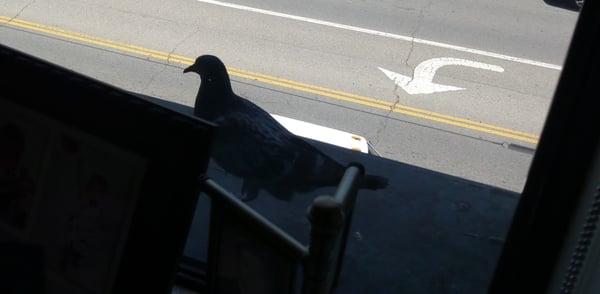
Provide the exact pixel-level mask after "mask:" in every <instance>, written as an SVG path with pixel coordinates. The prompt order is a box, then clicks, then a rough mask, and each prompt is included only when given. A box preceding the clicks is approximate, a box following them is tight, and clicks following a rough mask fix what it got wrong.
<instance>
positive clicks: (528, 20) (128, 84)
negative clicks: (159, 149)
mask: <svg viewBox="0 0 600 294" xmlns="http://www.w3.org/2000/svg"><path fill="white" fill-rule="evenodd" d="M208 2H211V1H208ZM213 2H214V1H213ZM302 3H303V5H300V4H299V3H295V2H292V1H258V0H256V1H238V2H236V3H235V4H239V5H244V7H241V6H235V5H229V4H223V3H220V2H216V3H206V1H192V0H186V1H183V0H177V1H155V0H152V1H144V2H143V3H138V2H135V1H96V0H88V1H63V0H53V1H49V0H46V1H44V0H39V1H33V2H28V1H10V2H9V3H5V2H3V3H0V17H5V18H4V23H5V24H4V25H3V26H2V27H0V42H1V43H3V44H6V45H9V46H12V47H15V48H18V49H22V50H24V51H26V52H29V53H32V54H35V55H37V56H40V57H42V58H45V59H48V60H50V61H52V62H56V63H58V64H61V65H64V66H66V67H69V68H72V69H74V70H77V71H80V72H82V73H84V74H87V75H90V76H92V77H95V78H98V79H100V80H103V81H107V82H109V83H112V84H115V85H117V86H120V87H123V88H125V89H128V90H131V91H136V92H139V93H142V94H146V95H150V96H155V97H159V98H162V99H166V100H170V101H174V102H178V103H182V104H185V105H192V104H193V99H194V96H195V92H196V90H197V86H198V82H199V81H198V78H197V77H196V76H192V75H183V74H182V73H181V68H183V66H184V65H183V63H185V62H181V61H180V60H178V59H177V58H172V57H175V56H183V57H188V58H193V57H195V56H197V55H200V54H206V53H210V54H216V55H218V56H220V57H221V58H222V59H223V60H224V61H225V63H226V64H227V65H228V66H231V67H233V68H235V69H242V70H246V71H250V72H251V73H259V74H265V75H268V76H270V77H274V78H275V79H267V80H266V81H263V80H260V79H257V78H256V77H257V75H250V76H243V75H241V74H237V75H233V79H234V81H235V82H234V88H235V90H236V91H237V92H238V94H240V95H242V96H245V97H248V98H249V99H251V100H253V101H255V102H257V103H258V104H259V105H261V106H262V107H264V108H265V109H267V110H268V111H269V112H272V113H276V114H280V115H284V116H288V117H292V118H296V119H300V120H304V121H308V122H312V123H317V124H320V125H324V126H328V127H333V128H337V129H341V130H344V131H348V132H352V133H356V134H359V135H363V136H365V137H367V138H368V139H370V140H371V141H372V142H373V143H374V145H375V147H376V149H377V150H378V151H379V152H381V153H382V154H383V156H385V157H388V158H391V159H394V160H399V161H402V162H406V163H409V164H414V165H417V166H421V167H425V168H429V169H432V170H436V171H441V172H444V173H448V174H451V175H456V176H461V177H465V178H467V179H470V180H475V181H478V182H483V183H486V184H491V185H495V186H499V187H502V188H507V189H510V190H513V191H520V189H522V186H523V184H524V181H525V177H526V174H527V169H528V167H529V162H530V160H531V154H532V151H531V150H532V149H534V148H535V141H536V136H537V135H539V132H540V130H541V128H542V126H543V121H544V117H545V115H546V111H547V108H548V105H549V103H550V100H551V97H552V93H553V91H554V87H555V84H556V81H557V79H558V77H559V74H560V65H561V64H562V62H563V60H564V56H565V53H566V48H567V46H568V43H569V40H570V35H571V32H572V29H573V27H574V24H575V21H576V17H577V14H575V13H573V12H570V11H567V10H561V9H558V8H554V7H550V6H547V5H546V4H545V3H544V2H542V1H539V3H537V2H536V3H518V2H517V1H510V2H503V3H495V2H494V1H486V2H477V3H475V2H470V1H464V0H462V1H453V2H452V3H448V2H447V1H431V2H428V3H425V4H424V3H421V2H418V1H403V2H399V1H393V2H392V1H378V2H374V3H370V2H368V1H341V0H336V1H309V2H302ZM248 7H254V8H258V9H263V10H257V9H254V10H253V9H249V8H248ZM11 18H14V19H15V20H24V21H28V22H33V23H35V24H43V25H47V26H51V27H54V28H60V29H62V30H66V31H70V32H77V33H83V34H86V35H87V37H80V38H76V37H74V35H73V34H69V33H60V31H57V30H56V29H53V28H50V29H49V28H45V27H42V28H41V29H40V27H37V29H36V28H35V27H34V28H33V29H32V28H31V25H29V27H28V25H25V24H23V23H16V22H15V21H14V20H13V21H12V22H11V23H8V24H6V22H7V20H8V19H11ZM0 21H2V19H0ZM413 37H414V38H416V39H411V38H413ZM97 38H100V39H101V40H104V39H107V40H111V41H115V42H120V43H123V44H130V45H135V46H137V47H135V48H138V49H135V50H134V49H128V50H124V49H127V48H131V47H124V46H120V45H119V46H116V45H115V46H112V45H110V44H113V43H106V42H104V43H103V41H102V42H101V41H98V40H99V39H97ZM407 38H408V39H407ZM107 44H108V45H107ZM139 48H148V49H152V50H157V51H159V52H164V54H165V55H164V56H167V55H168V56H167V57H166V58H161V57H160V56H161V55H160V54H158V55H156V56H155V55H152V54H150V53H147V54H146V55H144V52H148V51H144V50H141V49H139ZM157 56H158V57H157ZM440 58H441V59H440ZM458 59H460V61H457V60H458ZM427 60H430V61H431V62H430V64H429V65H430V66H429V68H427V67H426V66H421V67H424V69H423V70H421V71H419V70H417V72H418V73H420V74H421V76H427V74H431V73H432V72H433V74H434V76H433V80H432V81H431V82H433V83H437V84H443V85H447V86H453V87H460V88H464V89H462V90H455V91H444V92H437V93H432V94H423V93H421V94H414V93H413V94H409V92H410V91H408V92H407V90H405V89H403V86H401V85H398V84H396V83H395V82H394V81H392V80H391V79H390V78H388V77H387V76H386V75H385V74H384V72H382V71H381V70H380V69H379V68H385V69H387V70H389V71H393V72H395V73H398V74H401V75H405V76H407V77H408V78H409V79H410V78H412V77H413V74H414V71H415V68H417V69H419V68H421V67H419V66H418V65H419V64H422V63H423V62H425V61H427ZM440 60H441V61H442V62H443V61H446V62H448V60H450V61H451V62H450V63H457V62H458V63H461V64H463V65H464V64H470V66H463V65H447V66H443V67H441V66H440V67H439V70H437V71H436V70H435V69H437V68H436V65H435V64H436V62H438V63H439V61H440ZM481 63H484V64H485V66H484V65H481ZM425 64H427V63H425ZM432 64H433V65H432ZM438 65H439V64H438ZM432 66H433V69H432ZM472 66H477V67H479V68H473V67H472ZM490 69H496V70H495V71H494V70H490ZM500 69H501V70H500ZM277 79H285V80H291V81H294V82H295V83H300V84H299V85H300V86H297V85H296V84H292V86H290V84H285V83H284V85H282V83H281V82H278V81H280V80H277ZM278 83H279V84H278ZM294 85H296V86H294ZM306 85H311V86H312V85H314V86H318V87H323V88H326V89H333V90H337V91H341V92H342V93H343V94H337V93H338V92H331V91H329V90H328V91H321V90H314V89H321V88H310V87H307V86H306ZM412 86H414V87H413V90H415V89H416V90H415V91H416V92H419V91H421V92H423V91H426V90H427V89H432V87H431V85H430V83H429V84H427V83H425V84H420V85H419V84H418V83H413V85H412ZM404 87H406V88H407V89H408V88H409V87H408V85H406V84H405V85H404ZM311 89H312V90H311ZM350 94H353V95H360V96H361V98H364V97H368V98H374V99H377V101H380V102H384V103H387V104H384V105H388V106H386V107H388V108H389V106H394V107H396V108H394V109H395V110H394V111H390V110H386V107H379V108H378V107H373V105H372V104H373V103H370V102H368V101H370V100H364V99H363V100H360V99H358V100H357V99H354V100H352V99H350V98H348V97H351V96H350ZM365 101H367V102H365ZM398 107H399V108H398ZM414 109H417V110H418V111H413V110H414ZM419 111H421V112H419ZM439 115H443V116H442V118H440V116H439ZM448 117H450V118H452V119H447V118H448ZM465 122H466V123H465ZM479 123H484V124H485V125H483V127H481V125H479ZM490 126H491V127H490ZM495 128H499V129H500V131H494V130H496V129H495ZM521 133H524V134H526V135H527V136H522V135H519V134H521ZM514 134H517V135H514Z"/></svg>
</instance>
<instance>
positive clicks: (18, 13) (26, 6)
mask: <svg viewBox="0 0 600 294" xmlns="http://www.w3.org/2000/svg"><path fill="white" fill-rule="evenodd" d="M36 1H37V0H33V1H31V2H29V3H27V4H25V6H23V8H21V10H19V12H17V14H15V16H13V17H11V18H10V19H9V20H8V21H7V22H6V24H8V23H10V22H11V21H13V20H14V19H16V18H17V17H19V16H20V15H21V13H23V11H25V9H27V8H29V6H31V5H33V4H35V2H36Z"/></svg>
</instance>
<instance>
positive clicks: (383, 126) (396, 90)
mask: <svg viewBox="0 0 600 294" xmlns="http://www.w3.org/2000/svg"><path fill="white" fill-rule="evenodd" d="M432 3H433V0H430V1H429V2H428V3H427V4H426V5H424V6H423V7H422V8H421V9H420V10H419V20H418V22H417V25H416V26H415V29H414V30H413V31H412V32H411V34H410V39H411V40H410V48H409V50H408V54H407V55H406V58H405V59H404V65H405V66H406V67H408V68H410V69H411V71H413V72H414V68H412V67H411V66H410V64H408V61H409V60H410V58H411V56H412V53H413V50H414V48H415V37H416V35H417V33H418V32H419V30H420V29H421V26H422V24H423V19H424V18H425V12H426V11H427V10H429V8H431V4H432ZM413 74H414V73H413ZM399 88H400V87H399V86H398V84H397V83H396V82H395V81H394V90H393V92H392V93H393V94H394V96H395V97H396V100H395V101H394V103H393V104H392V105H391V106H390V110H388V111H387V113H386V114H385V116H384V119H383V123H382V124H381V126H380V127H379V128H378V129H377V132H376V134H375V139H374V140H373V145H378V144H379V141H380V140H381V135H382V134H383V132H385V130H386V129H387V125H388V121H389V117H390V115H392V113H393V112H394V109H396V107H397V106H398V104H400V99H401V98H400V94H399Z"/></svg>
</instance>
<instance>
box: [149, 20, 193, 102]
mask: <svg viewBox="0 0 600 294" xmlns="http://www.w3.org/2000/svg"><path fill="white" fill-rule="evenodd" d="M198 31H199V29H196V30H194V31H192V32H191V33H189V34H188V35H187V36H185V37H183V38H182V39H181V40H180V41H179V42H177V44H175V46H173V49H171V51H169V53H168V54H167V60H166V62H167V63H163V67H162V69H161V70H160V71H157V72H156V73H155V74H153V75H152V76H151V77H150V79H148V82H147V83H146V85H145V86H144V87H143V88H142V91H143V92H146V91H147V90H148V89H149V88H150V86H151V85H152V83H153V82H154V80H156V78H157V77H158V76H159V75H161V74H162V73H163V72H165V70H166V69H167V68H168V67H169V65H171V55H173V53H175V50H177V48H179V46H181V45H182V44H183V43H185V41H187V40H189V38H191V37H192V36H193V35H195V34H196V33H197V32H198ZM149 94H152V93H149Z"/></svg>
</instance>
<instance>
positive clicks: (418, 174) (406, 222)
mask: <svg viewBox="0 0 600 294" xmlns="http://www.w3.org/2000/svg"><path fill="white" fill-rule="evenodd" d="M136 95H138V96H140V97H142V98H144V99H147V100H149V101H152V102H154V103H157V104H159V105H162V106H164V107H167V108H170V109H173V110H176V111H178V112H181V113H184V114H187V115H192V107H189V106H186V105H181V104H177V103H173V102H168V101H165V100H161V99H158V98H154V97H149V96H144V95H139V94H136ZM311 144H314V145H315V146H317V147H318V148H319V149H320V150H321V151H322V152H324V153H326V154H327V155H329V156H331V157H333V158H335V159H336V160H338V161H339V162H341V163H348V162H351V161H358V162H361V163H362V164H363V165H364V166H365V169H366V171H367V172H368V173H371V174H375V175H385V176H386V177H388V178H389V186H388V187H387V188H386V189H384V190H382V191H377V192H373V191H368V190H361V191H359V194H358V199H357V202H356V208H355V212H354V219H353V223H352V227H351V232H350V236H349V238H348V244H347V249H346V256H345V260H344V267H343V269H342V276H341V283H340V286H339V288H338V291H337V292H338V293H483V292H485V291H486V289H487V286H488V284H489V282H490V281H491V278H492V275H493V271H494V269H495V266H496V262H497V259H498V257H499V254H500V251H501V249H502V245H503V241H504V237H505V235H506V233H507V230H508V227H509V225H510V222H511V218H512V215H513V210H514V208H515V206H516V204H517V201H518V196H519V195H518V194H517V193H514V192H510V191H506V190H503V189H499V188H496V187H492V186H488V185H484V184H480V183H476V182H472V181H468V180H465V179H462V178H458V177H454V176H450V175H446V174H442V173H439V172H434V171H431V170H427V169H423V168H420V167H416V166H411V165H408V164H404V163H401V162H395V161H391V160H388V159H384V158H379V157H375V156H371V155H367V154H362V153H359V152H355V151H351V150H346V149H342V148H338V147H335V146H331V145H327V144H323V143H319V142H311ZM209 176H210V177H211V178H213V179H214V180H215V181H217V182H218V183H220V184H221V185H223V186H224V187H226V188H227V189H229V190H230V191H231V192H233V193H234V194H236V195H239V191H240V187H241V180H240V179H238V178H235V177H234V176H231V175H228V174H227V173H225V172H224V171H223V170H222V169H220V168H219V167H218V166H216V165H215V164H211V165H210V166H209ZM332 193H333V189H332V188H323V189H319V190H317V191H314V192H313V193H309V194H304V195H297V196H296V197H294V198H292V199H291V200H290V201H281V200H278V199H276V198H274V197H271V196H270V195H265V194H266V193H264V192H263V194H262V195H261V196H260V197H258V198H256V199H255V200H253V201H250V202H248V203H247V204H248V205H250V206H251V207H252V208H253V209H255V210H256V211H257V212H259V213H261V214H262V215H263V216H265V217H266V218H268V219H269V220H271V221H272V222H273V223H274V224H276V225H277V226H279V227H280V228H282V229H283V230H285V231H287V232H288V233H289V234H290V235H292V236H293V237H295V238H296V239H297V240H298V241H300V242H301V243H303V244H308V241H309V240H308V238H309V222H308V220H307V218H306V209H307V207H308V206H309V205H310V204H311V202H312V200H313V199H314V198H315V197H317V196H319V195H324V194H325V195H331V194H332ZM209 204H210V200H209V199H208V198H207V197H206V196H205V195H201V196H200V199H199V201H198V205H197V209H196V214H195V218H194V223H193V225H192V230H191V232H190V235H189V237H188V243H187V246H186V249H185V255H186V256H187V257H191V258H193V259H196V260H201V261H202V260H206V252H207V240H208V219H209V206H210V205H209Z"/></svg>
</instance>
